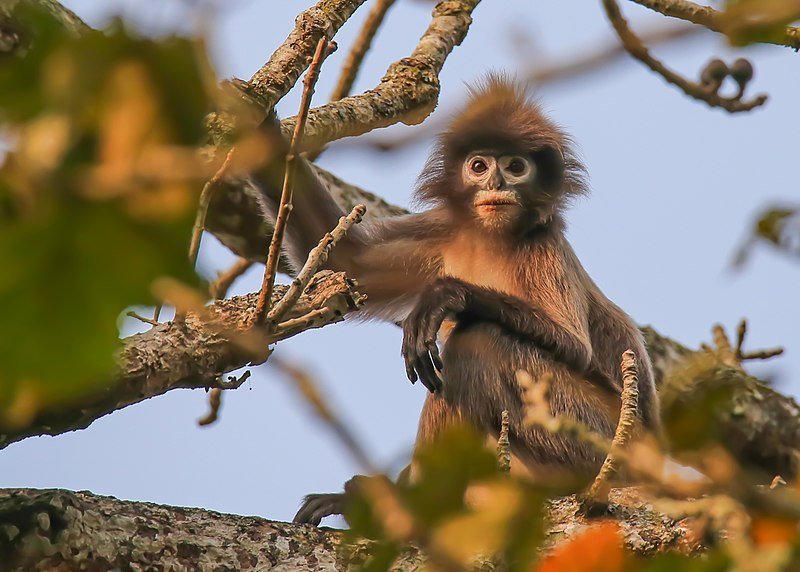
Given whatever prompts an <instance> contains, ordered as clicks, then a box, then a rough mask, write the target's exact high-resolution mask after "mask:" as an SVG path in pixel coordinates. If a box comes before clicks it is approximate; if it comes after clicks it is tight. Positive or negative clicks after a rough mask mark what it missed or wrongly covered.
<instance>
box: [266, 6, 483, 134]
mask: <svg viewBox="0 0 800 572" xmlns="http://www.w3.org/2000/svg"><path fill="white" fill-rule="evenodd" d="M479 2H480V0H446V1H443V2H440V3H439V4H437V5H436V7H435V8H434V9H433V17H432V19H431V23H430V25H429V26H428V29H427V30H426V31H425V33H424V34H423V35H422V38H420V40H419V43H418V44H417V46H416V48H414V51H413V52H412V53H411V55H410V56H409V57H407V58H404V59H402V60H400V61H398V62H395V63H394V64H392V65H391V66H390V67H389V69H388V70H387V72H386V75H384V76H383V79H381V82H380V83H379V84H378V86H377V87H375V88H374V89H371V90H369V91H367V92H365V93H363V94H361V95H356V96H351V97H345V98H344V99H341V100H339V101H333V102H331V103H328V104H326V105H323V106H321V107H317V108H315V109H312V110H311V112H310V114H309V117H308V124H307V125H306V130H305V137H304V140H303V148H304V149H306V150H314V149H320V148H322V147H323V146H324V145H325V144H326V143H328V142H330V141H335V140H337V139H342V138H344V137H355V136H358V135H363V134H364V133H368V132H370V131H372V130H373V129H378V128H380V127H388V126H389V125H393V124H395V123H398V122H403V123H406V124H409V125H414V124H417V123H421V122H422V121H423V120H424V119H425V118H426V117H427V116H428V115H430V113H431V112H432V111H433V109H434V108H435V107H436V103H437V101H438V98H439V72H440V71H441V70H442V67H443V66H444V62H445V60H446V59H447V56H448V55H450V52H452V51H453V48H455V47H456V46H457V45H459V44H460V43H461V42H462V40H463V39H464V37H465V36H466V35H467V30H468V29H469V26H470V24H471V23H472V17H471V14H472V11H473V10H474V9H475V7H476V6H477V5H478V3H479ZM295 121H296V119H295V118H294V117H292V118H289V119H286V120H284V121H283V122H282V125H281V128H282V131H283V132H284V135H289V134H290V133H291V132H292V130H293V129H294V124H295Z"/></svg>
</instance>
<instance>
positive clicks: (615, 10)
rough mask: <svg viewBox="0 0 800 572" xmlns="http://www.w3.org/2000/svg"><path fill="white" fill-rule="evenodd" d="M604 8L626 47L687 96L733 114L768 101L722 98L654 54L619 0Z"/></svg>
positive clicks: (610, 0) (608, 2) (606, 2)
mask: <svg viewBox="0 0 800 572" xmlns="http://www.w3.org/2000/svg"><path fill="white" fill-rule="evenodd" d="M603 7H604V8H605V11H606V15H607V16H608V19H609V21H610V22H611V25H612V26H613V27H614V30H615V31H616V32H617V36H619V39H620V41H621V42H622V45H623V47H624V48H625V50H626V51H627V52H628V53H629V54H630V55H631V56H633V57H634V58H636V59H637V60H639V61H640V62H642V63H643V64H644V65H646V66H647V67H649V68H650V69H651V70H652V71H654V72H655V73H657V74H658V75H660V76H661V77H663V78H664V79H665V80H666V81H667V82H669V83H671V84H673V85H675V86H676V87H678V88H679V89H681V90H682V91H683V92H684V93H685V94H686V95H688V96H690V97H693V98H694V99H697V100H700V101H704V102H706V103H707V104H708V105H710V106H711V107H719V108H721V109H724V110H725V111H727V112H729V113H739V112H742V111H750V110H751V109H753V108H755V107H758V106H760V105H763V104H764V103H765V102H766V101H767V96H766V95H759V96H756V97H755V98H753V99H751V100H749V101H742V99H741V97H722V96H721V95H719V94H718V93H717V90H716V89H714V90H709V89H708V88H707V87H706V86H704V85H703V84H701V83H695V82H692V81H689V80H687V79H686V78H684V77H683V76H681V75H679V74H677V73H675V72H674V71H672V70H671V69H669V68H668V67H667V66H665V65H664V64H663V63H662V62H661V61H660V60H658V59H656V58H655V57H653V56H652V55H651V54H650V51H649V50H648V49H647V46H645V45H644V43H643V42H642V40H641V39H639V37H638V36H636V34H634V33H633V32H632V31H631V29H630V27H628V22H627V20H625V17H624V16H623V15H622V12H621V11H620V9H619V4H617V2H616V0H603ZM717 87H719V86H717Z"/></svg>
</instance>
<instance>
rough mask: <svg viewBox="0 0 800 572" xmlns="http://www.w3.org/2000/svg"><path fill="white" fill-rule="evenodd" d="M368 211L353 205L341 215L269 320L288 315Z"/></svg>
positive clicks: (274, 307)
mask: <svg viewBox="0 0 800 572" xmlns="http://www.w3.org/2000/svg"><path fill="white" fill-rule="evenodd" d="M366 211H367V207H365V206H364V205H356V206H355V207H353V210H352V211H350V214H349V215H347V216H346V217H341V218H340V219H339V223H338V224H337V225H336V228H334V229H333V230H332V231H331V232H329V233H327V234H326V235H325V236H323V237H322V240H320V241H319V244H317V246H316V247H314V249H313V250H312V251H311V252H309V254H308V258H307V259H306V262H305V264H303V267H302V268H301V269H300V272H298V273H297V276H296V277H295V279H294V280H293V281H292V283H291V285H290V286H289V290H287V291H286V294H285V295H284V296H283V298H281V299H280V300H279V301H278V302H277V303H276V304H275V306H273V308H272V310H270V312H269V314H267V321H268V322H269V323H272V324H274V323H277V322H278V321H279V320H280V319H281V318H282V317H283V316H285V315H286V312H288V311H289V310H291V309H292V307H293V306H294V305H295V303H296V302H297V300H299V299H300V296H301V295H302V294H303V292H304V291H305V289H306V286H308V283H309V281H310V280H311V278H312V277H313V276H314V274H316V273H317V271H318V270H319V269H320V268H321V267H322V265H323V264H325V262H327V261H328V257H329V256H330V253H331V250H333V248H334V247H335V246H336V244H337V243H338V242H339V241H340V240H341V239H342V238H344V236H345V235H346V234H347V231H349V230H350V228H352V226H353V225H355V224H358V223H359V222H361V218H362V217H363V216H364V213H365V212H366Z"/></svg>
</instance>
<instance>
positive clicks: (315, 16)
mask: <svg viewBox="0 0 800 572" xmlns="http://www.w3.org/2000/svg"><path fill="white" fill-rule="evenodd" d="M364 2H365V0H322V1H321V2H319V3H317V4H316V5H315V6H312V7H311V8H309V9H308V10H306V11H305V12H302V13H301V14H300V15H299V16H297V19H296V20H295V27H294V30H292V32H291V34H289V37H288V38H286V40H285V41H284V42H283V44H281V46H280V47H279V48H278V49H277V50H275V52H274V53H273V54H272V56H271V57H270V58H269V60H268V61H267V63H265V64H264V65H263V66H261V69H259V70H258V71H257V72H256V73H255V74H254V75H253V77H252V78H250V82H249V84H250V85H249V88H250V92H251V93H252V94H254V95H257V96H258V97H259V98H260V100H261V103H262V105H263V106H264V108H265V109H272V107H273V106H274V105H275V104H276V103H277V102H278V101H279V100H280V99H281V98H282V97H283V96H284V95H286V94H287V93H288V92H289V90H290V89H292V87H293V86H294V84H295V83H296V82H297V80H298V78H299V77H300V74H302V73H303V71H305V69H306V68H307V67H308V66H309V64H310V63H311V55H312V54H313V53H314V49H315V48H316V47H317V44H318V43H319V41H320V40H321V39H322V38H328V39H330V38H332V37H333V35H334V34H335V33H336V32H337V31H338V30H339V28H341V27H342V26H343V25H344V23H345V22H347V20H348V19H349V18H350V16H352V15H353V13H354V12H355V11H356V10H357V9H358V7H359V6H361V5H362V4H363V3H364Z"/></svg>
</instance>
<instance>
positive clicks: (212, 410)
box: [197, 387, 222, 427]
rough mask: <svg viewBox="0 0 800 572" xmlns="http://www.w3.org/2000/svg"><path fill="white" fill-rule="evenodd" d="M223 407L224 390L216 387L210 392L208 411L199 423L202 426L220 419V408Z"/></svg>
mask: <svg viewBox="0 0 800 572" xmlns="http://www.w3.org/2000/svg"><path fill="white" fill-rule="evenodd" d="M220 407H222V390H221V389H220V388H219V387H215V388H214V389H212V390H211V391H209V392H208V413H206V414H205V415H204V416H203V417H201V418H200V419H198V420H197V424H198V425H200V426H201V427H205V426H206V425H211V424H212V423H214V422H215V421H216V420H217V419H219V409H220Z"/></svg>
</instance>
